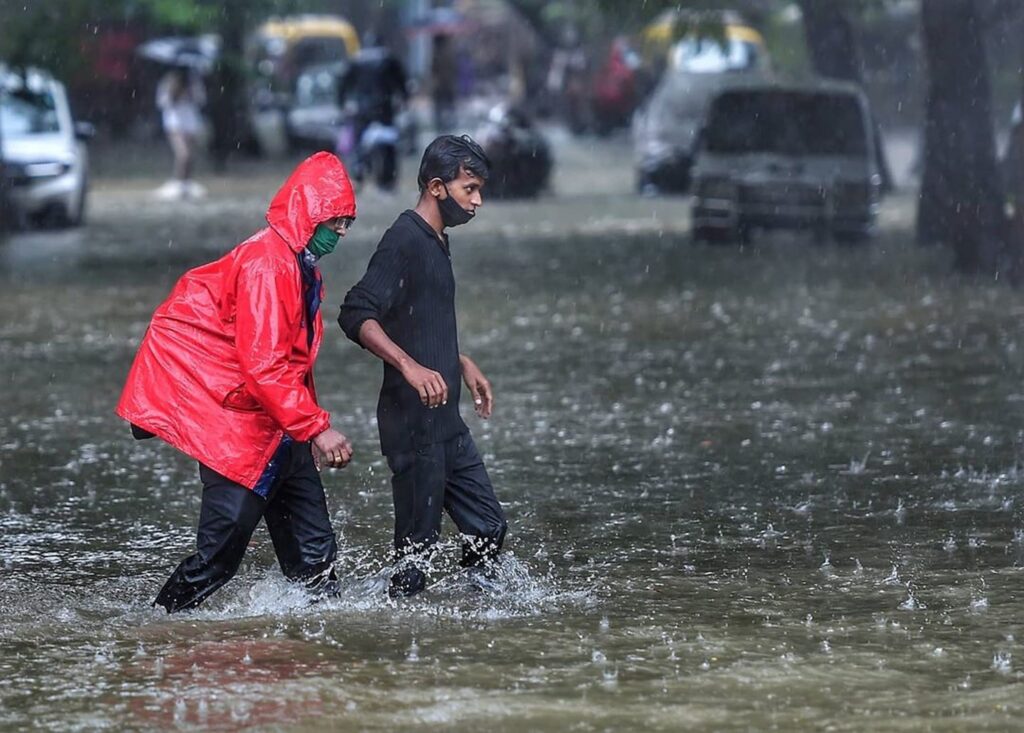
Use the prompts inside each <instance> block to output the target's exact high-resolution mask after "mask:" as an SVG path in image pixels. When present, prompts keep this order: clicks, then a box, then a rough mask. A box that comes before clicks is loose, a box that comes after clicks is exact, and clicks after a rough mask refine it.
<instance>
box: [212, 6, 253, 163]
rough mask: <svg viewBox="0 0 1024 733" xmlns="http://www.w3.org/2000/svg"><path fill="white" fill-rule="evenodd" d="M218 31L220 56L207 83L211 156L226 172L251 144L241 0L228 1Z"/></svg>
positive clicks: (243, 10) (244, 28)
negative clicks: (231, 159)
mask: <svg viewBox="0 0 1024 733" xmlns="http://www.w3.org/2000/svg"><path fill="white" fill-rule="evenodd" d="M220 21H221V22H220V23H219V28H218V32H219V33H220V39H221V47H220V55H219V57H218V58H217V62H216V64H215V65H214V68H213V72H212V73H211V74H210V77H209V79H208V80H207V85H208V86H207V95H206V97H207V100H208V106H207V111H208V113H209V116H210V127H211V132H212V135H211V140H210V154H211V157H212V158H213V165H214V168H215V169H216V170H218V171H223V170H224V169H225V167H226V166H227V161H228V157H229V156H230V155H231V154H232V153H236V152H238V151H239V150H240V149H241V148H242V147H243V145H247V143H248V142H249V135H248V122H247V114H248V107H249V105H248V101H247V99H246V95H245V91H246V90H245V74H244V66H245V62H244V58H243V54H244V48H243V45H244V40H245V31H246V24H245V21H246V13H245V9H244V7H243V3H242V2H241V1H240V0H225V2H224V3H223V5H222V6H221V16H220Z"/></svg>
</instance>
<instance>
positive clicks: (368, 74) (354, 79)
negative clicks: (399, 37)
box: [338, 33, 409, 182]
mask: <svg viewBox="0 0 1024 733" xmlns="http://www.w3.org/2000/svg"><path fill="white" fill-rule="evenodd" d="M408 98H409V90H408V82H407V80H406V75H405V68H404V67H403V66H402V62H401V61H399V60H398V58H397V57H396V56H395V55H394V54H393V53H391V51H390V50H389V49H388V48H387V47H385V46H383V45H380V43H379V42H378V41H377V36H376V35H374V34H372V33H367V34H366V35H365V36H364V37H363V47H362V48H361V49H360V50H359V52H358V53H357V54H356V55H355V56H354V57H353V58H352V60H351V62H350V63H349V65H348V68H347V69H346V70H345V73H344V74H342V76H341V78H340V79H339V80H338V104H339V106H340V107H341V108H342V109H352V110H353V112H352V120H351V122H352V129H351V140H350V141H349V144H350V146H351V156H352V165H351V166H350V168H351V170H352V177H353V178H354V179H355V180H356V182H361V181H362V180H363V176H364V175H365V174H366V167H367V163H368V161H367V160H365V158H366V154H367V152H368V150H367V149H366V148H367V147H368V146H367V145H366V141H365V140H364V135H365V133H366V130H367V128H369V127H370V125H372V124H373V123H377V124H379V125H382V126H384V127H386V128H391V129H392V130H393V131H394V132H395V135H396V136H397V130H395V129H394V128H395V114H396V111H397V108H398V107H399V106H400V105H402V104H405V102H406V101H407V100H408ZM394 148H395V149H393V150H391V155H390V156H389V159H388V164H389V165H390V166H391V167H392V169H393V170H389V171H387V172H386V173H385V174H384V175H383V176H382V178H383V179H385V180H389V181H391V180H393V179H394V177H395V175H397V164H398V160H397V146H394Z"/></svg>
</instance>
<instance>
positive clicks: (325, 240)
mask: <svg viewBox="0 0 1024 733" xmlns="http://www.w3.org/2000/svg"><path fill="white" fill-rule="evenodd" d="M338 239H339V235H338V233H337V232H336V231H334V230H333V229H331V228H330V227H329V226H327V225H326V224H317V225H316V230H315V231H314V232H313V236H312V237H310V238H309V244H307V245H306V249H308V250H309V251H310V252H312V253H313V254H314V255H316V256H317V258H320V257H323V256H324V255H329V254H330V253H331V252H333V251H334V248H335V247H337V246H338Z"/></svg>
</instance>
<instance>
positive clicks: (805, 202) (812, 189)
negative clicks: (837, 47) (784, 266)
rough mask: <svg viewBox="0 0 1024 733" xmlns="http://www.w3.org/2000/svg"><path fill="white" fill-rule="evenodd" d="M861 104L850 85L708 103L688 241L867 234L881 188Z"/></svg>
mask: <svg viewBox="0 0 1024 733" xmlns="http://www.w3.org/2000/svg"><path fill="white" fill-rule="evenodd" d="M875 161H876V157H875V152H874V137H873V135H872V123H871V115H870V113H869V109H868V104H867V100H866V98H865V97H864V94H863V93H862V92H861V91H860V89H859V88H858V87H856V86H854V85H849V84H844V83H841V82H831V81H814V82H807V83H800V84H794V83H783V82H777V81H762V82H758V83H753V84H741V85H732V86H730V87H729V88H726V89H723V90H722V91H720V92H719V93H718V94H717V95H716V96H715V97H714V99H713V100H712V101H711V103H710V105H709V107H708V112H707V115H706V117H705V121H704V125H703V126H702V129H701V136H700V142H699V144H698V153H697V159H696V162H695V165H694V173H693V176H694V199H693V222H692V224H693V234H694V238H695V239H697V240H705V241H722V240H733V239H741V240H745V239H747V238H749V236H750V233H751V231H752V230H753V229H755V228H761V229H777V228H781V229H811V230H813V231H814V232H815V234H816V235H817V236H819V237H828V236H830V235H831V236H832V237H833V238H835V239H836V240H862V239H866V238H868V237H870V236H871V235H872V234H873V233H874V228H875V219H876V216H877V213H878V202H879V195H880V187H881V176H880V175H879V171H878V169H877V164H876V162H875Z"/></svg>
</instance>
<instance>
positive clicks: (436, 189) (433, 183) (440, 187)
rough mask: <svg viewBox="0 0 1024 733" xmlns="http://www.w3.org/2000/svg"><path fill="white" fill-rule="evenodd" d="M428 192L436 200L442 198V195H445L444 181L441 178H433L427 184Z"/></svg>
mask: <svg viewBox="0 0 1024 733" xmlns="http://www.w3.org/2000/svg"><path fill="white" fill-rule="evenodd" d="M427 192H428V193H429V194H430V195H431V196H433V197H434V198H442V195H441V194H443V193H445V190H444V181H442V180H441V179H440V178H431V179H430V180H429V181H428V182H427ZM445 195H447V194H445Z"/></svg>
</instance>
